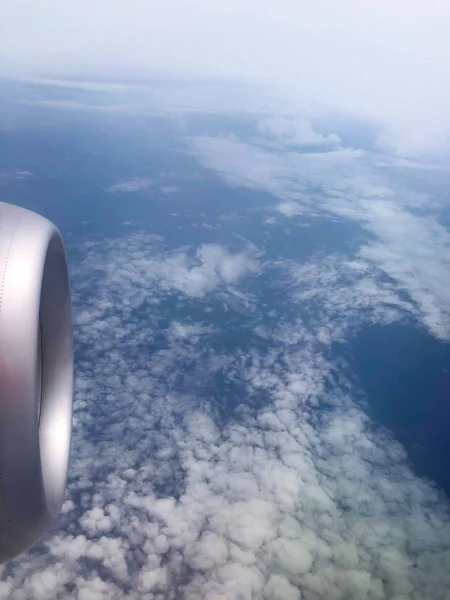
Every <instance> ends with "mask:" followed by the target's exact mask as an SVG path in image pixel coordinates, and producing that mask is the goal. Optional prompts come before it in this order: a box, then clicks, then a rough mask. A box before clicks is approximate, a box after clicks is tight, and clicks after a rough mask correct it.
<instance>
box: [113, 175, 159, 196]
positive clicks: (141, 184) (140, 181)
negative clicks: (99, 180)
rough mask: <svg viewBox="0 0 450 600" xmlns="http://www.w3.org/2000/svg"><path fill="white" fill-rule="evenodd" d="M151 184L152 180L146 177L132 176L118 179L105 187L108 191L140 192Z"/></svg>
mask: <svg viewBox="0 0 450 600" xmlns="http://www.w3.org/2000/svg"><path fill="white" fill-rule="evenodd" d="M152 185H153V181H152V180H151V179H148V178H146V177H134V178H133V179H127V180H126V181H119V182H118V183H115V184H114V185H112V186H111V187H109V188H108V189H107V191H108V192H141V191H143V190H146V189H148V188H149V187H151V186H152Z"/></svg>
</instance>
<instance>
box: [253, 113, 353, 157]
mask: <svg viewBox="0 0 450 600" xmlns="http://www.w3.org/2000/svg"><path fill="white" fill-rule="evenodd" d="M257 129H258V132H259V133H260V134H261V135H262V136H263V137H264V138H269V139H270V140H273V141H275V142H277V141H280V142H281V144H283V145H288V146H294V147H300V148H301V147H310V148H315V147H318V148H321V149H322V150H323V149H330V150H334V149H337V148H339V147H340V145H341V140H340V139H339V136H337V135H336V134H335V133H331V134H329V135H321V134H320V133H316V132H315V131H314V130H313V127H312V125H311V123H310V121H309V120H308V119H306V118H305V117H298V118H296V119H288V118H286V117H271V118H266V119H261V120H260V121H259V122H258V124H257Z"/></svg>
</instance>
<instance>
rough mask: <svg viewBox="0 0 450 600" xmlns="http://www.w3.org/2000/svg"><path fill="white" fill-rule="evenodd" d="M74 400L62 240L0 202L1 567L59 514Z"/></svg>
mask: <svg viewBox="0 0 450 600" xmlns="http://www.w3.org/2000/svg"><path fill="white" fill-rule="evenodd" d="M72 397H73V333H72V315H71V297H70V285H69V276H68V269H67V260H66V255H65V251H64V246H63V242H62V239H61V235H60V233H59V231H58V230H57V228H56V227H55V226H54V225H53V224H52V223H51V222H50V221H48V220H47V219H44V218H43V217H41V216H39V215H37V214H35V213H33V212H31V211H28V210H26V209H23V208H19V207H16V206H12V205H9V204H5V203H2V202H0V562H4V561H5V560H8V559H10V558H12V557H14V556H16V555H17V554H19V553H20V552H23V551H24V550H25V549H26V548H28V547H29V546H31V545H32V544H34V543H35V542H36V541H37V540H38V539H39V538H40V537H41V536H42V535H43V533H45V531H46V530H47V529H48V528H49V527H50V526H51V525H53V524H54V522H55V521H56V519H57V517H58V515H59V513H60V510H61V506H62V502H63V500H64V495H65V488H66V481H67V471H68V461H69V450H70V437H71V424H72Z"/></svg>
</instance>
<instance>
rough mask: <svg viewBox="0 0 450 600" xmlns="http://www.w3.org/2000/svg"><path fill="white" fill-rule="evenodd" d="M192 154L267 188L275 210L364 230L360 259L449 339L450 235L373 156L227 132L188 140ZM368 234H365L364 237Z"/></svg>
mask: <svg viewBox="0 0 450 600" xmlns="http://www.w3.org/2000/svg"><path fill="white" fill-rule="evenodd" d="M192 153H193V154H194V155H195V156H196V157H197V158H198V159H199V160H200V161H201V162H202V163H203V164H204V165H205V166H206V167H208V168H209V169H212V170H213V171H215V172H217V173H219V174H220V176H221V177H222V178H223V179H224V180H225V181H226V182H227V183H228V184H230V185H233V186H243V187H248V188H251V189H256V190H262V191H265V192H268V193H270V194H272V195H273V196H275V197H276V198H278V200H279V202H278V204H276V205H275V206H274V208H275V209H276V210H277V211H278V212H279V213H281V214H282V215H283V216H285V217H290V218H295V217H296V215H302V216H303V217H305V216H318V215H320V216H321V217H326V216H327V215H328V217H329V218H339V219H350V220H352V221H354V222H356V223H358V224H359V225H360V226H361V227H363V228H364V229H365V230H366V231H367V233H368V234H369V236H370V238H371V241H366V242H362V243H361V245H360V248H359V256H360V257H361V258H362V259H363V260H364V261H369V262H370V263H371V264H373V265H374V266H375V267H376V268H377V269H379V271H380V272H381V273H384V275H387V276H388V277H389V278H390V279H392V280H393V281H394V282H396V284H397V286H399V288H401V289H403V290H404V291H405V292H406V293H407V294H408V295H409V296H410V298H411V299H412V301H413V303H414V304H416V305H417V306H418V308H419V311H420V314H421V319H422V322H423V323H424V325H425V326H426V327H427V328H428V329H429V331H430V332H431V333H432V334H433V335H435V336H437V337H439V338H441V339H444V340H447V339H450V312H449V309H448V307H449V305H450V304H449V303H450V294H449V290H448V287H446V286H445V285H444V283H443V282H445V281H446V280H447V278H448V272H449V268H450V235H449V233H448V231H447V230H446V228H445V227H444V226H443V225H441V224H440V222H439V217H438V215H436V214H434V212H436V213H437V212H438V210H437V209H438V208H439V205H438V204H437V201H436V200H433V201H432V200H431V199H430V197H429V196H427V195H426V194H423V193H418V192H416V191H415V190H413V189H408V188H406V187H404V186H401V185H400V184H398V183H395V182H394V180H393V179H391V178H390V177H389V169H387V170H384V171H381V172H380V171H377V170H376V168H375V167H374V163H375V164H377V155H375V156H374V155H373V154H371V153H369V152H367V151H366V152H363V151H361V150H358V149H356V150H355V149H352V148H342V149H339V150H336V151H334V152H314V153H308V152H305V153H293V152H289V153H285V152H280V151H278V150H274V149H272V150H271V149H270V148H267V147H264V146H261V145H260V144H258V143H257V142H256V141H254V142H253V143H244V142H242V141H240V140H236V139H230V138H226V137H217V138H214V137H211V136H210V137H208V136H204V137H200V138H193V139H192ZM377 166H378V167H379V164H378V165H377ZM370 238H369V239H370Z"/></svg>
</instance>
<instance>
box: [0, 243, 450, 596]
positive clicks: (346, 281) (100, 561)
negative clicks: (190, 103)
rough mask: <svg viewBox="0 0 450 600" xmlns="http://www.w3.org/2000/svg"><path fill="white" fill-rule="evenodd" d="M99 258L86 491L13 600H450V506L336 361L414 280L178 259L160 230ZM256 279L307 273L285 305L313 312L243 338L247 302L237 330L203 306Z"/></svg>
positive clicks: (201, 253) (362, 271)
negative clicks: (332, 355)
mask: <svg viewBox="0 0 450 600" xmlns="http://www.w3.org/2000/svg"><path fill="white" fill-rule="evenodd" d="M83 255H84V258H83V259H82V260H81V262H80V263H79V265H78V266H77V268H74V269H73V286H74V297H75V308H76V317H77V318H76V323H77V325H76V340H77V344H78V347H77V356H78V362H77V382H76V405H75V428H74V436H73V453H72V464H71V472H70V482H69V493H68V499H67V502H66V504H65V508H64V511H63V515H62V517H61V524H60V528H59V530H58V531H55V532H54V533H53V534H51V535H49V536H48V537H47V538H46V540H45V541H44V542H43V543H41V544H40V545H39V546H38V547H36V549H35V550H34V551H32V552H29V553H28V554H26V555H24V556H22V557H20V558H18V559H17V560H15V561H14V562H13V563H11V564H9V565H5V566H3V567H2V584H1V586H3V588H2V587H1V586H0V597H3V598H6V597H8V598H12V599H17V600H25V599H28V598H29V599H31V598H76V599H84V598H89V600H91V599H92V598H95V599H97V598H99V599H103V598H112V599H115V598H117V599H118V598H124V597H125V598H127V599H128V600H133V599H134V598H136V599H137V598H148V599H153V600H156V599H159V598H170V597H175V596H177V595H178V596H180V597H182V598H185V599H186V600H190V599H192V600H194V599H197V598H207V599H210V600H217V599H225V598H226V599H227V600H233V599H235V600H237V599H238V598H242V599H249V600H250V599H251V598H255V597H256V598H265V599H267V600H273V599H276V600H278V599H281V598H283V600H286V599H288V600H290V599H292V600H299V599H303V600H318V599H320V598H327V599H335V600H338V599H341V600H344V599H351V598H354V599H355V600H362V599H367V600H369V599H370V600H375V599H376V600H381V599H388V598H389V599H393V598H402V597H408V598H412V599H417V600H419V598H420V600H422V599H423V598H430V599H431V598H433V600H434V599H436V600H439V599H444V598H446V595H447V590H448V588H449V586H450V579H449V577H450V575H449V573H450V562H449V561H450V555H449V553H448V539H449V535H450V514H449V512H448V505H447V504H446V503H445V501H444V499H443V498H442V497H441V496H439V493H438V491H437V490H436V489H435V488H434V487H433V485H431V484H430V483H429V482H427V481H425V480H424V479H420V478H419V477H417V476H415V475H414V474H413V472H412V471H411V468H410V466H409V463H408V461H407V457H406V454H405V451H404V450H403V448H402V447H401V446H400V445H399V444H398V443H397V442H396V441H395V440H394V439H392V437H391V436H390V434H389V433H388V432H386V431H384V430H382V429H378V428H376V427H375V426H374V424H373V423H371V422H370V420H369V419H368V417H367V416H366V415H365V414H364V412H363V411H362V409H361V407H360V406H359V405H358V404H357V403H356V402H355V401H354V399H353V397H354V396H353V395H354V394H356V395H357V394H358V390H356V389H355V388H354V387H353V386H352V384H351V383H350V382H349V381H347V380H346V371H345V368H344V365H343V364H342V362H341V363H339V365H336V364H334V363H332V362H330V361H329V358H327V355H328V352H327V350H328V349H329V347H330V344H331V343H333V341H335V340H336V339H337V338H336V335H337V333H336V332H337V330H338V329H339V333H338V335H339V336H340V338H341V339H345V338H346V336H348V335H349V333H350V331H351V330H352V328H353V327H355V326H358V323H359V325H360V324H361V320H359V321H358V322H355V320H357V319H366V318H367V319H368V320H369V321H375V322H380V323H383V322H386V321H385V318H386V314H385V311H387V310H388V309H390V308H392V310H393V313H392V314H391V315H390V317H389V318H390V319H397V318H402V315H403V313H404V312H405V311H406V312H408V309H409V310H410V311H412V312H414V310H415V308H414V305H408V304H407V303H406V302H405V300H403V299H402V298H401V295H400V294H399V293H398V291H397V288H396V286H395V284H394V283H389V282H384V283H383V282H382V281H380V278H379V277H377V276H376V272H375V271H374V267H373V265H372V264H371V263H370V261H367V262H364V261H359V262H358V261H353V262H352V261H351V260H348V261H347V262H345V261H343V260H342V259H341V258H340V257H338V256H330V257H329V258H328V259H327V260H325V261H323V262H321V261H319V260H318V259H313V260H312V261H310V262H309V263H306V264H303V265H299V264H295V263H293V262H292V261H284V260H279V261H278V262H276V263H274V262H273V261H271V260H269V259H265V258H264V256H263V255H255V252H254V250H252V249H251V248H249V247H247V246H245V247H244V248H243V249H242V250H241V251H240V252H236V251H235V252H234V253H233V252H231V250H228V249H227V248H225V247H223V246H218V245H212V246H208V245H203V246H198V247H196V248H192V249H188V248H178V249H174V250H170V251H169V250H166V249H165V248H164V246H163V244H162V240H160V239H159V238H158V237H157V236H156V237H155V236H146V235H131V236H128V237H124V238H119V239H109V240H108V239H107V240H104V241H103V242H102V243H90V244H88V245H87V246H86V247H85V248H83ZM269 274H270V277H269ZM275 274H276V277H275ZM255 275H261V277H263V278H264V280H265V281H266V282H267V283H266V285H267V286H275V287H276V286H277V285H280V284H281V282H282V281H284V280H285V276H286V275H288V276H289V278H290V280H291V285H290V286H288V287H286V288H283V289H284V298H285V302H286V303H287V304H288V305H289V306H291V308H293V309H294V312H295V311H298V308H299V306H300V305H306V312H305V313H304V314H303V316H302V315H298V316H297V317H296V318H295V319H290V318H289V317H288V316H287V313H286V315H285V316H282V315H279V314H277V316H276V317H275V318H274V324H273V327H269V326H267V327H265V328H263V330H261V331H255V332H253V331H252V329H251V328H250V329H248V333H247V335H246V336H245V339H244V338H243V337H242V330H241V336H240V342H239V344H238V345H237V346H233V345H232V344H231V345H230V339H231V338H230V337H229V336H230V333H232V323H233V322H234V320H235V319H236V318H238V317H239V316H240V315H241V316H242V315H244V316H246V317H248V313H246V312H243V311H244V309H245V310H247V309H246V308H245V306H244V304H243V303H241V304H231V303H230V307H231V308H230V309H229V311H228V312H227V313H226V315H227V316H226V319H224V316H223V314H219V315H216V316H215V313H214V312H212V313H206V312H204V311H202V310H199V309H201V308H202V307H206V306H208V304H207V303H208V302H211V301H215V302H216V301H217V300H219V301H220V300H223V298H228V297H229V296H231V297H233V292H234V290H233V288H236V291H240V293H241V294H245V293H246V288H247V286H246V282H248V279H249V278H251V277H253V276H255ZM239 288H240V290H239ZM258 294H259V295H258V298H257V301H256V302H254V303H252V304H251V308H250V310H251V312H250V315H251V318H250V321H252V322H254V323H260V322H261V321H262V315H263V312H264V302H265V301H264V298H265V295H264V294H265V288H262V287H260V291H259V292H258ZM300 300H301V301H300ZM314 303H315V304H316V306H317V305H318V306H319V307H320V311H321V312H320V314H317V313H313V312H311V314H309V315H308V310H309V309H308V306H309V307H310V309H311V311H312V306H313V304H314ZM358 315H360V317H358ZM314 316H316V317H320V318H314ZM246 322H247V323H248V322H249V321H248V320H247V321H246ZM321 330H324V331H328V332H329V335H321V334H320V331H321ZM261 335H264V336H265V339H266V342H267V344H266V346H264V347H262V346H260V345H258V343H257V340H258V339H259V338H260V337H261ZM223 336H225V337H223ZM220 378H222V381H223V384H222V385H225V386H227V388H226V389H227V390H228V392H227V393H225V394H224V392H223V390H222V391H221V396H222V397H223V398H224V399H225V400H226V403H227V405H226V407H225V408H226V410H225V411H224V412H223V413H220V414H219V412H218V408H220V406H218V405H217V404H216V402H215V401H214V400H213V398H214V397H215V395H216V394H217V389H216V388H215V385H216V384H215V383H214V382H217V381H218V380H219V379H220ZM220 389H221V388H220ZM233 390H234V392H233ZM261 399H263V401H261ZM233 403H234V405H235V409H232V405H233ZM324 405H326V407H327V408H326V410H324V409H323V406H324Z"/></svg>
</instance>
